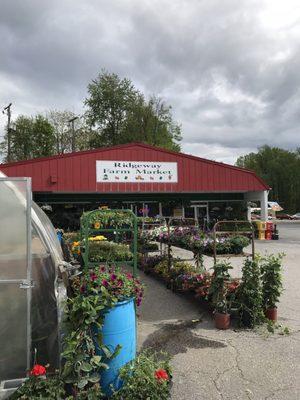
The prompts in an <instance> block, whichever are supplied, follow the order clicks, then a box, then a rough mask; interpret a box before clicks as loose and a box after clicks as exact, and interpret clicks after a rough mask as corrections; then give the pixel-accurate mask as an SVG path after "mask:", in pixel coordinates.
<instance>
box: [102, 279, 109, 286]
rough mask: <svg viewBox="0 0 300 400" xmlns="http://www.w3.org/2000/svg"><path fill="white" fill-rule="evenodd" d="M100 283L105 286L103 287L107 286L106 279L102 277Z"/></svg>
mask: <svg viewBox="0 0 300 400" xmlns="http://www.w3.org/2000/svg"><path fill="white" fill-rule="evenodd" d="M102 285H103V286H105V287H107V286H108V282H107V280H106V279H103V281H102Z"/></svg>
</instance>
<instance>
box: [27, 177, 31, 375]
mask: <svg viewBox="0 0 300 400" xmlns="http://www.w3.org/2000/svg"><path fill="white" fill-rule="evenodd" d="M31 201H32V193H31V178H26V206H27V210H26V214H27V215H26V219H27V243H26V247H27V282H28V283H29V286H28V289H27V370H28V371H29V370H30V368H31V350H32V343H31V297H32V293H31V292H32V254H31V240H32V239H31Z"/></svg>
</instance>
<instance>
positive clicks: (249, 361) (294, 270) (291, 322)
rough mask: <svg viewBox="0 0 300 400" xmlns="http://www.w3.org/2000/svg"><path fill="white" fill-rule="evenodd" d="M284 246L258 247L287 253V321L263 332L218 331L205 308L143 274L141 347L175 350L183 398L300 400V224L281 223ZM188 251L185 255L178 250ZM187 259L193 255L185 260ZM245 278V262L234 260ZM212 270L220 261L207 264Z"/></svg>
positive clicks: (175, 391)
mask: <svg viewBox="0 0 300 400" xmlns="http://www.w3.org/2000/svg"><path fill="white" fill-rule="evenodd" d="M278 228H279V234H280V240H279V241H256V243H255V247H256V252H259V253H278V252H284V253H285V254H286V255H285V258H284V272H283V275H284V293H283V295H282V298H281V302H280V304H279V307H278V313H279V321H278V322H279V323H280V324H281V325H282V327H288V329H289V331H290V334H288V335H283V334H282V333H283V329H278V330H277V331H276V332H275V333H274V334H269V333H268V332H267V330H266V329H265V328H261V329H258V330H254V331H253V330H239V329H230V330H228V331H217V330H216V329H215V328H214V324H213V321H212V317H211V315H210V314H208V313H207V312H206V311H205V310H204V309H201V307H200V306H199V304H197V303H196V302H195V301H193V300H188V299H186V298H184V297H182V296H181V295H176V294H174V293H172V292H171V291H169V290H167V289H166V288H165V287H164V286H163V285H162V284H160V283H159V282H157V281H155V280H154V279H152V278H150V277H148V276H145V275H144V274H141V277H142V279H143V280H144V282H145V283H146V285H147V292H146V296H145V301H144V304H143V306H142V308H141V310H140V317H139V346H140V348H144V347H152V348H155V349H158V350H165V351H167V352H168V353H169V354H170V356H171V357H172V359H171V363H172V366H173V372H174V384H173V388H172V399H176V400H183V399H186V400H188V399H189V400H193V399H199V400H200V399H203V400H215V399H216V400H218V399H221V400H223V399H224V400H225V399H226V400H234V399H236V400H243V399H248V400H249V399H251V400H299V399H300V379H299V378H300V362H299V360H300V290H299V285H300V246H299V245H300V222H298V221H288V222H281V221H280V222H279V223H278ZM178 251H179V252H180V250H178ZM185 255H186V254H185ZM232 261H233V264H234V274H235V275H239V273H240V270H241V263H242V259H233V260H232ZM205 264H206V265H207V267H209V266H211V265H212V260H211V259H209V258H206V260H205Z"/></svg>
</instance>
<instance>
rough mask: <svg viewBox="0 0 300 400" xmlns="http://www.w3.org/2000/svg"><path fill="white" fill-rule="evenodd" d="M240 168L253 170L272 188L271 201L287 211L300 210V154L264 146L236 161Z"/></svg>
mask: <svg viewBox="0 0 300 400" xmlns="http://www.w3.org/2000/svg"><path fill="white" fill-rule="evenodd" d="M236 165H237V166H239V167H243V168H247V169H251V170H253V171H255V172H256V173H257V175H258V176H260V177H261V178H262V179H264V180H265V181H266V182H267V183H268V184H269V185H270V187H271V188H272V190H271V191H270V196H269V198H270V200H274V201H277V202H278V203H280V204H281V205H282V206H283V207H284V208H285V210H286V211H288V212H296V211H299V210H300V153H299V151H298V150H296V151H289V150H285V149H280V148H278V147H270V146H263V147H261V148H259V149H258V152H257V153H249V154H247V155H245V156H242V157H239V158H238V159H237V161H236Z"/></svg>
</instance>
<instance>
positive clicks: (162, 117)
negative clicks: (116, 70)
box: [85, 71, 181, 151]
mask: <svg viewBox="0 0 300 400" xmlns="http://www.w3.org/2000/svg"><path fill="white" fill-rule="evenodd" d="M85 105H86V107H87V112H86V116H87V120H88V122H89V124H90V125H91V126H92V127H95V128H96V130H97V131H96V132H95V134H94V136H93V137H92V139H91V141H90V146H91V147H100V146H110V145H116V144H121V143H129V142H134V141H140V142H145V143H149V144H152V145H157V146H161V147H165V148H167V149H171V150H176V151H178V150H179V149H180V147H179V144H178V143H177V142H178V141H180V140H181V128H180V126H179V125H177V124H176V123H175V122H174V121H173V117H172V114H171V107H168V106H166V105H165V104H164V103H163V102H162V101H161V100H160V99H158V98H155V97H152V98H151V99H150V100H149V101H146V100H145V98H144V95H143V94H142V93H140V92H139V91H138V90H137V89H136V88H135V87H134V85H133V83H132V82H131V81H130V80H129V79H127V78H124V79H121V78H120V77H119V76H118V75H116V74H110V73H108V72H106V71H102V72H101V73H100V74H99V75H98V77H97V78H96V79H94V80H93V81H92V82H91V83H90V84H89V85H88V97H87V98H86V100H85Z"/></svg>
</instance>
